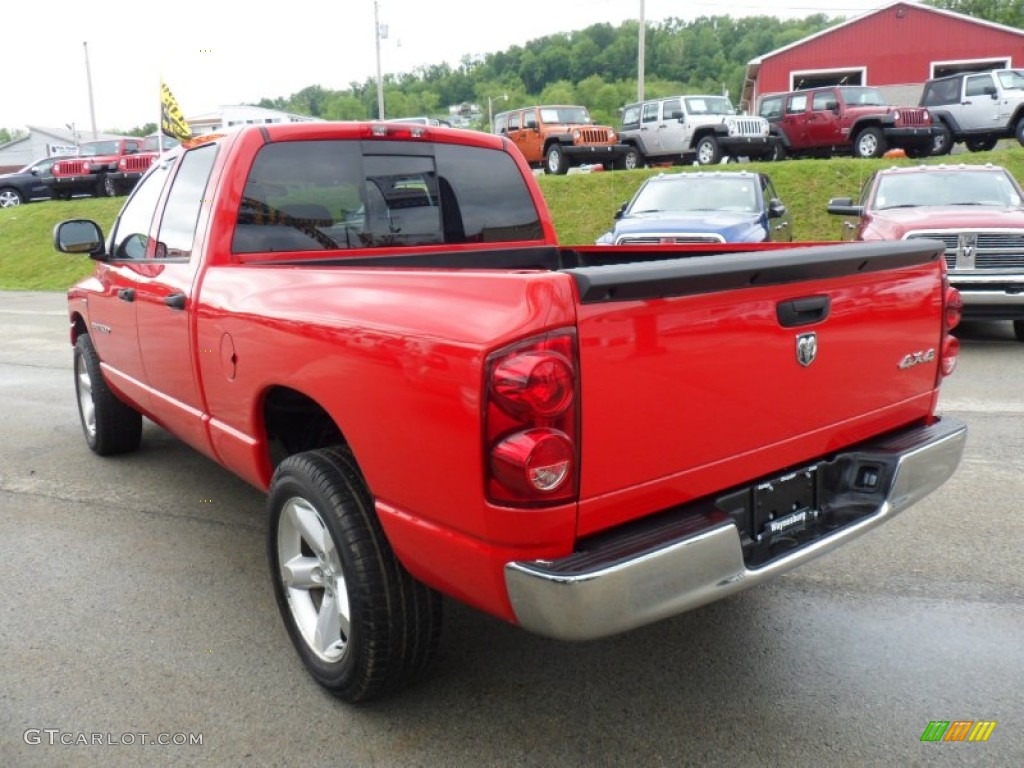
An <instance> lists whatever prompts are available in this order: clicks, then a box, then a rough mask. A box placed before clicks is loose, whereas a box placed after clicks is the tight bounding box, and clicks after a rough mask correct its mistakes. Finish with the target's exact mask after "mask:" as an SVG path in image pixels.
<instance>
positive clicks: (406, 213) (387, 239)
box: [232, 141, 543, 253]
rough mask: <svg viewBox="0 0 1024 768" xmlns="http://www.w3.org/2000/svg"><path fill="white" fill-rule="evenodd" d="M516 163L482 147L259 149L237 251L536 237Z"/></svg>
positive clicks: (340, 144)
mask: <svg viewBox="0 0 1024 768" xmlns="http://www.w3.org/2000/svg"><path fill="white" fill-rule="evenodd" d="M542 238H543V228H542V226H541V223H540V219H539V216H538V213H537V209H536V206H535V205H534V203H533V199H532V197H531V196H530V193H529V189H528V187H527V186H526V184H525V183H524V181H523V177H522V174H521V173H520V171H519V167H518V166H517V165H516V163H515V161H514V160H513V159H512V157H511V156H509V155H508V154H507V153H505V152H501V151H499V150H493V149H484V148H481V147H467V146H461V145H449V144H437V145H431V144H424V143H421V142H409V143H405V142H395V141H388V142H359V141H294V142H279V143H274V144H268V145H266V146H265V147H263V148H262V149H261V150H260V152H259V154H258V155H257V157H256V160H255V162H254V163H253V166H252V169H251V170H250V172H249V178H248V180H247V181H246V184H245V189H244V192H243V199H242V205H241V207H240V209H239V218H238V223H237V226H236V228H235V236H234V242H233V248H232V250H233V251H234V252H235V253H259V252H273V251H286V252H287V251H315V250H333V249H367V248H382V247H395V246H417V245H443V244H456V243H474V242H479V243H484V242H500V241H521V240H537V239H542Z"/></svg>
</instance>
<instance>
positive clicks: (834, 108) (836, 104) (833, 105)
mask: <svg viewBox="0 0 1024 768" xmlns="http://www.w3.org/2000/svg"><path fill="white" fill-rule="evenodd" d="M825 107H826V108H827V109H829V110H830V111H832V112H835V113H836V114H839V102H838V101H830V102H828V103H827V104H826V105H825Z"/></svg>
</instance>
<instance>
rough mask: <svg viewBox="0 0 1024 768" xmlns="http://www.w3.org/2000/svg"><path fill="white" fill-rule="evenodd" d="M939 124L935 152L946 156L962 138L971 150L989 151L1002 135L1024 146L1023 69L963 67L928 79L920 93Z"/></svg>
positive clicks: (933, 151) (922, 102) (937, 124)
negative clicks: (975, 69) (966, 68)
mask: <svg viewBox="0 0 1024 768" xmlns="http://www.w3.org/2000/svg"><path fill="white" fill-rule="evenodd" d="M921 106H922V107H927V108H928V111H929V112H931V113H932V119H933V120H934V121H935V125H936V127H937V128H938V129H939V130H938V131H937V132H936V135H935V143H934V146H933V148H932V154H933V155H946V154H949V152H950V150H951V149H953V145H954V144H955V143H956V142H958V141H962V142H963V143H964V144H965V146H966V147H967V148H968V149H969V150H970V151H971V152H987V151H988V150H990V149H992V148H993V147H995V145H996V142H997V141H999V139H1005V138H1013V137H1016V139H1017V141H1019V142H1020V143H1021V144H1022V145H1024V70H1022V69H994V70H992V71H991V72H961V73H960V74H957V75H950V76H949V77H938V78H935V79H932V80H929V81H928V82H927V83H925V85H924V91H923V92H922V93H921Z"/></svg>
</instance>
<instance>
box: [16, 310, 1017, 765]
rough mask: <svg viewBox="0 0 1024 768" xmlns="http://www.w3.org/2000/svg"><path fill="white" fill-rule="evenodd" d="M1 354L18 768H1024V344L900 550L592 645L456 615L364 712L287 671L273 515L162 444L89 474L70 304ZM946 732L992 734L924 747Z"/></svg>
mask: <svg viewBox="0 0 1024 768" xmlns="http://www.w3.org/2000/svg"><path fill="white" fill-rule="evenodd" d="M0 331H2V334H3V338H4V340H5V341H4V343H3V345H2V346H0V434H2V436H3V438H2V440H0V563H2V564H3V566H2V571H3V574H4V580H3V581H4V589H3V592H2V597H0V681H2V684H0V766H19V767H20V766H36V765H39V766H74V765H102V766H122V765H123V766H138V765H190V766H191V765H210V766H231V765H280V766H285V765H304V766H314V765H341V766H367V765H374V766H472V767H475V766H620V765H621V766H627V765H628V766H634V765H643V766H649V765H650V766H657V765H665V766H678V765H766V766H774V765H778V766H822V765H842V766H864V765H880V766H881V765H885V766H890V765H891V766H895V765H899V766H910V765H922V766H923V765H1002V766H1010V765H1020V764H1021V756H1022V755H1024V686H1022V685H1021V681H1022V673H1021V670H1024V641H1022V637H1024V610H1022V608H1024V565H1022V559H1021V555H1020V552H1021V541H1022V538H1024V515H1022V514H1021V510H1022V501H1021V499H1022V498H1024V396H1022V394H1021V384H1020V382H1021V381H1024V345H1022V344H1020V343H1019V342H1016V341H1014V340H1013V338H1012V333H1011V332H1010V329H1009V328H1008V327H1004V326H1003V325H999V324H973V325H971V324H968V325H966V326H965V328H964V329H963V331H962V333H961V340H962V344H963V348H962V352H961V358H960V367H959V370H958V371H957V372H956V374H955V375H954V376H953V377H952V378H951V379H949V380H948V381H947V383H946V385H945V387H944V390H943V396H942V406H943V409H944V410H946V411H947V412H949V413H952V414H954V415H956V416H958V417H960V418H963V419H965V420H966V421H967V422H968V423H969V425H970V429H971V432H970V436H969V440H968V449H967V454H966V456H965V459H964V462H963V464H962V466H961V468H960V469H959V471H958V473H957V474H956V475H955V476H954V478H953V479H952V480H951V481H950V482H949V483H947V484H946V485H945V486H944V487H943V488H942V489H940V490H939V491H938V492H937V493H935V494H934V495H932V496H931V497H929V498H928V499H926V500H925V501H923V502H921V503H920V504H919V505H917V506H915V507H913V508H911V509H910V510H908V511H907V512H905V513H904V514H903V515H901V516H900V517H898V518H896V519H895V520H893V521H892V522H890V523H888V524H887V525H885V526H882V527H881V528H879V529H878V530H876V531H874V532H872V533H870V534H868V535H867V536H865V537H863V538H861V539H859V540H857V541H855V542H853V543H851V544H849V545H847V546H846V547H843V548H841V549H839V550H837V551H836V552H834V553H831V554H830V555H827V556H826V557H824V558H822V559H819V560H817V561H815V562H813V563H811V564H808V565H806V566H804V567H802V568H800V569H798V570H796V571H793V572H791V573H789V574H786V575H785V576H783V577H782V578H780V579H778V580H776V581H774V582H772V583H770V584H768V585H765V586H762V587H758V588H755V589H752V590H749V591H747V592H745V593H742V594H740V595H738V596H736V597H733V598H730V599H727V600H724V601H721V602H719V603H716V604H713V605H710V606H707V607H705V608H702V609H699V610H697V611H694V612H691V613H689V614H685V615H683V616H679V617H676V618H674V619H670V620H667V621H664V622H661V623H659V624H656V625H653V626H650V627H646V628H642V629H639V630H636V631H634V632H631V633H629V634H626V635H622V636H619V637H615V638H611V639H608V640H603V641H597V642H592V643H586V644H566V643H560V642H556V641H552V640H546V639H543V638H539V637H535V636H532V635H529V634H527V633H525V632H523V631H521V630H518V629H516V628H514V627H511V626H506V625H505V624H503V623H501V622H498V621H496V620H494V619H491V618H489V617H487V616H483V615H481V614H479V613H476V612H474V611H473V610H471V609H468V608H465V607H462V606H460V605H458V604H456V603H454V602H451V601H449V602H447V603H446V605H445V610H446V615H445V621H446V624H445V628H444V633H443V637H442V646H441V653H440V656H439V659H438V661H437V663H436V664H435V665H434V667H433V669H432V672H431V674H430V675H429V677H428V679H426V680H425V681H423V682H422V683H421V684H419V685H417V686H416V687H414V688H412V689H410V690H408V691H406V692H404V693H403V694H401V695H399V696H395V697H393V698H390V699H385V700H382V701H379V702H375V703H372V704H371V705H369V706H365V707H359V708H353V707H350V706H347V705H345V704H342V703H340V702H337V701H335V700H334V699H332V698H331V697H329V696H327V695H325V694H324V693H322V692H321V690H320V689H319V688H318V687H317V686H316V685H315V684H314V683H313V682H312V681H311V680H310V679H309V678H308V676H307V675H306V674H305V672H304V670H303V668H302V666H301V664H300V662H299V660H298V658H297V656H296V654H295V653H294V651H293V650H292V647H291V645H290V643H289V640H288V637H287V635H286V633H285V631H284V629H283V626H282V624H281V621H280V618H279V616H278V613H277V609H276V606H275V604H274V599H273V595H272V592H271V587H270V580H269V576H268V574H267V568H266V563H265V553H264V533H265V527H264V520H263V511H264V510H263V502H264V500H263V496H262V494H261V493H259V492H258V491H256V490H254V489H252V488H250V487H249V486H247V485H245V484H244V483H242V482H241V481H239V480H237V479H235V478H234V477H233V476H231V475H229V474H228V473H227V472H225V471H224V470H221V469H220V468H219V467H217V466H216V465H215V464H213V463H212V462H210V461H209V460H207V459H206V458H204V457H202V456H200V455H199V454H197V453H195V452H194V451H192V450H191V449H189V448H186V447H184V446H183V445H182V444H180V443H178V442H177V441H176V440H174V439H173V438H171V437H170V436H169V435H167V434H166V433H164V432H163V431H162V430H161V429H159V428H158V427H156V426H154V425H152V424H148V423H147V424H146V427H145V432H144V438H143V448H142V450H140V451H139V452H138V453H136V454H132V455H129V456H124V457H120V458H116V459H101V458H99V457H96V456H94V455H93V454H91V453H90V452H89V451H88V449H87V448H86V446H85V443H84V441H83V439H82V435H81V431H80V427H79V422H78V414H77V411H76V407H75V402H74V397H73V389H72V379H71V348H70V345H69V344H68V337H67V329H66V319H65V315H64V312H63V297H62V296H60V295H58V294H40V293H19V294H11V293H0ZM935 720H942V721H945V720H949V721H955V720H974V721H977V720H988V721H995V722H996V723H997V725H996V727H995V728H994V730H993V731H992V733H991V736H990V738H989V740H988V741H987V742H984V743H967V742H964V743H922V742H921V736H922V734H923V732H924V730H925V729H926V727H927V726H928V724H929V722H931V721H935ZM143 734H145V736H143ZM161 736H163V737H166V738H164V739H162V740H163V741H167V742H169V743H167V744H159V743H153V742H156V741H159V740H161V738H160V737H161ZM197 737H199V739H201V742H202V743H189V742H195V741H196V740H197ZM83 738H84V740H85V741H86V742H87V743H82V741H83ZM68 742H71V743H68ZM143 742H145V743H143Z"/></svg>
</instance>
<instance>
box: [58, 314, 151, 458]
mask: <svg viewBox="0 0 1024 768" xmlns="http://www.w3.org/2000/svg"><path fill="white" fill-rule="evenodd" d="M74 358H75V360H74V363H75V395H76V399H77V400H78V415H79V417H80V418H81V420H82V432H83V433H84V434H85V442H86V443H87V444H88V446H89V447H90V448H91V449H92V450H93V452H95V453H97V454H99V455H100V456H110V455H113V454H115V453H129V452H130V451H134V450H136V449H137V448H138V447H139V442H140V441H141V440H142V415H141V414H140V413H139V412H138V411H136V410H135V409H134V408H132V407H131V406H130V405H128V404H127V403H124V402H122V401H121V400H120V399H118V397H117V395H115V394H114V393H113V392H111V391H110V388H109V387H108V386H107V382H106V381H105V380H104V378H103V372H102V370H100V358H99V355H97V354H96V348H95V347H94V346H93V345H92V339H91V338H89V334H87V333H83V334H82V335H81V336H79V337H78V341H76V342H75V352H74Z"/></svg>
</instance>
